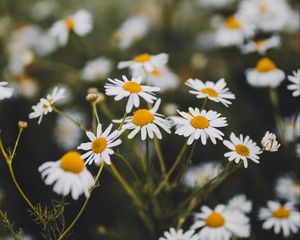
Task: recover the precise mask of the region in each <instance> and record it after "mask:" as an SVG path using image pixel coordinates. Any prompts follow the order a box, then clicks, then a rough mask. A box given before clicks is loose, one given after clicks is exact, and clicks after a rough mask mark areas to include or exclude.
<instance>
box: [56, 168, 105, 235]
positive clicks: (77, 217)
mask: <svg viewBox="0 0 300 240" xmlns="http://www.w3.org/2000/svg"><path fill="white" fill-rule="evenodd" d="M104 165H105V163H104V162H102V164H101V166H100V168H99V171H98V173H97V176H96V178H95V181H94V185H93V186H92V188H91V189H90V194H89V196H88V197H87V198H86V199H85V201H84V203H83V205H82V207H81V209H80V211H79V212H78V214H77V216H76V217H75V218H74V220H73V221H72V223H71V224H70V225H69V227H68V228H67V229H66V230H65V231H64V232H63V233H62V234H61V235H60V237H59V238H58V240H62V239H64V238H65V237H66V235H67V234H68V232H69V231H70V230H71V229H72V228H73V226H74V225H75V224H76V223H77V221H78V220H79V218H80V217H81V215H82V213H83V212H84V210H85V208H86V206H87V204H88V202H89V200H90V197H91V194H92V192H93V191H94V189H95V186H96V185H97V184H98V181H99V178H100V175H101V173H102V170H103V168H104Z"/></svg>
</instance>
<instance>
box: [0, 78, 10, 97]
mask: <svg viewBox="0 0 300 240" xmlns="http://www.w3.org/2000/svg"><path fill="white" fill-rule="evenodd" d="M7 84H8V83H7V82H0V100H2V99H5V98H10V97H11V96H12V95H13V89H12V88H9V87H7V86H6V85H7Z"/></svg>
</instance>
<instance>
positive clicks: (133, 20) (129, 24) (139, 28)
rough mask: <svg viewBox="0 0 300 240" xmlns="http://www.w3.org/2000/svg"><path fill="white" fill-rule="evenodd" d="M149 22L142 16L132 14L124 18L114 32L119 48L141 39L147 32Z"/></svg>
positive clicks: (129, 45) (126, 46) (125, 47)
mask: <svg viewBox="0 0 300 240" xmlns="http://www.w3.org/2000/svg"><path fill="white" fill-rule="evenodd" d="M149 27H150V22H149V20H148V18H146V17H144V16H134V17H130V18H128V19H126V20H125V21H124V22H123V23H122V25H121V27H120V29H119V30H118V31H117V32H116V35H115V37H116V40H117V44H118V47H119V48H120V49H123V50H124V49H127V48H129V47H131V46H132V45H133V44H134V43H136V42H138V41H139V40H141V39H142V38H143V37H144V36H145V35H146V34H147V32H148V30H149Z"/></svg>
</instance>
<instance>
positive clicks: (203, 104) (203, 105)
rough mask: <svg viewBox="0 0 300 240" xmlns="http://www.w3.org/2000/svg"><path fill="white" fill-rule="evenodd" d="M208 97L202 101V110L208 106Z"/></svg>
mask: <svg viewBox="0 0 300 240" xmlns="http://www.w3.org/2000/svg"><path fill="white" fill-rule="evenodd" d="M207 99H208V98H207V97H206V98H204V101H203V103H202V106H201V109H200V111H202V110H203V109H204V108H205V107H206V104H207Z"/></svg>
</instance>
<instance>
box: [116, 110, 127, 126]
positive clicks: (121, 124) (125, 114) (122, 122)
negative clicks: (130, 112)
mask: <svg viewBox="0 0 300 240" xmlns="http://www.w3.org/2000/svg"><path fill="white" fill-rule="evenodd" d="M126 116H127V112H126V111H125V113H124V115H123V118H122V121H121V123H120V126H119V127H118V130H121V129H122V126H123V124H124V121H125V118H126Z"/></svg>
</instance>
